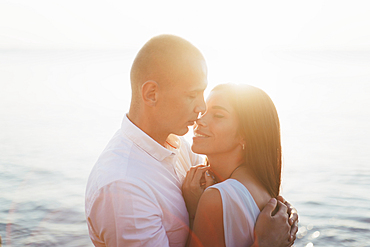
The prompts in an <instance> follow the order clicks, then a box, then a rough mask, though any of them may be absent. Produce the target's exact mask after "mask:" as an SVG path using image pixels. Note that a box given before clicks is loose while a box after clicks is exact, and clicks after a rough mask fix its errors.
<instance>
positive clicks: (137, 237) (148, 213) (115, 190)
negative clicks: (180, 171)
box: [88, 181, 169, 247]
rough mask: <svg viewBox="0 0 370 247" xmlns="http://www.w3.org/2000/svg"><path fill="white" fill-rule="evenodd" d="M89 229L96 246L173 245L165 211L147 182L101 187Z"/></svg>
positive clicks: (93, 206) (123, 182) (122, 183)
mask: <svg viewBox="0 0 370 247" xmlns="http://www.w3.org/2000/svg"><path fill="white" fill-rule="evenodd" d="M88 226H89V232H90V238H91V240H92V242H93V243H94V245H95V246H113V247H115V246H169V241H168V238H167V235H166V231H165V229H164V227H163V224H162V210H161V209H160V206H159V205H158V203H156V200H155V197H154V196H153V195H151V194H150V189H149V188H146V186H145V184H144V183H143V184H140V185H138V184H134V183H129V182H127V181H115V182H113V183H111V184H109V185H106V186H104V187H103V188H101V189H100V190H99V191H98V194H97V195H96V197H95V200H94V201H93V203H92V207H91V210H90V213H89V216H88Z"/></svg>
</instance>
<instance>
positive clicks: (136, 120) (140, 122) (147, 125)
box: [127, 110, 170, 147]
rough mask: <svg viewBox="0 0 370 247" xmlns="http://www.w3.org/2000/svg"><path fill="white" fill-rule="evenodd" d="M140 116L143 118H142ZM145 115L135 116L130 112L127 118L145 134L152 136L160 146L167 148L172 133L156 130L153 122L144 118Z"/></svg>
mask: <svg viewBox="0 0 370 247" xmlns="http://www.w3.org/2000/svg"><path fill="white" fill-rule="evenodd" d="M140 115H141V116H142V117H140ZM143 115H144V114H133V113H132V111H131V110H130V111H129V113H128V114H127V118H128V119H129V120H130V121H131V122H132V123H133V124H134V125H135V126H136V127H138V128H139V129H141V130H142V131H143V132H144V133H145V134H147V135H148V136H150V137H151V138H152V139H153V140H154V141H156V142H158V143H159V144H160V145H162V146H163V147H165V144H166V140H167V138H168V136H169V135H170V133H161V132H160V131H158V128H156V127H155V126H156V124H155V123H153V121H149V120H150V119H149V118H145V117H143Z"/></svg>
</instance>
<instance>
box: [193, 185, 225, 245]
mask: <svg viewBox="0 0 370 247" xmlns="http://www.w3.org/2000/svg"><path fill="white" fill-rule="evenodd" d="M193 233H194V236H193V237H192V238H191V244H190V246H191V247H193V246H204V247H205V246H212V247H215V246H225V239H224V228H223V212H222V199H221V194H220V192H219V190H218V189H215V188H210V189H207V190H206V191H205V192H204V193H203V195H202V196H201V198H200V200H199V204H198V208H197V212H196V214H195V220H194V226H193Z"/></svg>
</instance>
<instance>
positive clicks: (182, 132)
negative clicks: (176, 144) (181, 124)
mask: <svg viewBox="0 0 370 247" xmlns="http://www.w3.org/2000/svg"><path fill="white" fill-rule="evenodd" d="M188 132H189V127H186V128H185V129H182V130H178V131H177V132H176V133H173V134H175V135H177V136H183V135H186V133H188Z"/></svg>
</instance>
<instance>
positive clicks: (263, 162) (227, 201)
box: [183, 84, 281, 246]
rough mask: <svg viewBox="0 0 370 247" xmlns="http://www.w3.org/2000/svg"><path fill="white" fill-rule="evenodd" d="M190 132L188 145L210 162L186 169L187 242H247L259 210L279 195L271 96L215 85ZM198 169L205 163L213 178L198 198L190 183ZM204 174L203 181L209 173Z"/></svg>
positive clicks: (241, 87) (251, 239)
mask: <svg viewBox="0 0 370 247" xmlns="http://www.w3.org/2000/svg"><path fill="white" fill-rule="evenodd" d="M194 135H195V136H194V138H193V146H192V150H193V151H194V152H195V153H199V154H205V155H207V165H209V167H208V166H207V167H206V168H205V167H201V168H199V167H198V168H193V169H191V170H190V171H189V172H188V175H187V177H186V179H185V182H184V186H183V194H184V198H185V201H186V204H187V207H188V211H189V216H190V219H192V216H195V219H194V222H190V227H192V230H193V234H192V236H191V237H190V239H189V243H190V246H250V245H252V243H253V242H254V236H253V229H254V224H255V222H256V220H257V216H258V214H259V213H260V211H261V210H262V209H263V208H264V206H265V205H266V203H267V202H268V201H269V200H270V199H271V198H275V197H277V196H278V195H279V188H280V176H281V143H280V125H279V119H278V115H277V112H276V109H275V106H274V104H273V102H272V101H271V99H270V97H269V96H268V95H267V94H266V93H265V92H263V91H262V90H261V89H258V88H256V87H252V86H248V85H234V84H222V85H218V86H216V87H215V88H214V89H213V90H212V91H211V94H210V96H209V98H208V100H207V111H206V112H205V113H204V115H202V117H201V118H200V119H199V120H198V121H197V123H196V125H195V127H194ZM197 169H198V172H197ZM200 169H203V170H204V169H210V172H211V173H212V176H214V180H215V181H216V182H217V184H215V185H212V186H210V187H208V188H207V189H206V190H205V191H204V193H203V194H202V195H201V197H200V200H199V203H198V199H197V196H194V195H192V194H191V193H192V192H191V191H190V186H189V185H190V184H191V183H193V182H194V179H195V180H198V181H200V180H199V178H200V175H199V174H200V173H199V170H200ZM206 174H207V175H208V176H205V181H203V185H204V184H206V185H205V186H208V185H210V184H212V179H211V178H210V173H208V172H206ZM198 183H199V182H198ZM194 198H195V199H194ZM198 198H199V197H198ZM195 211H196V212H195Z"/></svg>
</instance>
